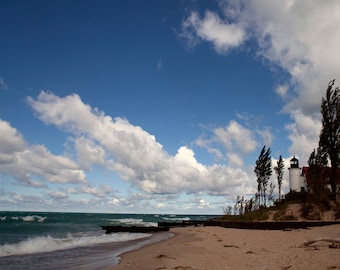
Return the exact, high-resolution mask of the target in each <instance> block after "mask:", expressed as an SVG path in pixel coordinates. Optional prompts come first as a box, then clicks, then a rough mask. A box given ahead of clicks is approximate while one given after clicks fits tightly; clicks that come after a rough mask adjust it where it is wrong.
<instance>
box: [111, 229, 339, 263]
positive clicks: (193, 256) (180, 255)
mask: <svg viewBox="0 0 340 270" xmlns="http://www.w3.org/2000/svg"><path fill="white" fill-rule="evenodd" d="M171 232H173V233H175V236H174V237H172V238H170V239H167V240H164V241H161V242H158V243H154V244H151V245H147V246H144V247H142V248H140V249H138V250H134V251H131V252H127V253H124V254H122V255H121V260H120V263H119V264H118V265H116V266H112V267H110V268H109V269H110V270H121V269H125V270H127V269H131V270H136V269H140V270H143V269H180V270H184V269H209V270H211V269H215V270H219V269H273V270H275V269H279V270H283V269H289V270H295V269H301V270H302V269H304V270H305V269H309V270H314V269H315V270H320V269H327V270H328V269H340V249H332V248H329V244H331V243H329V242H324V241H322V242H316V243H314V244H312V245H310V246H307V247H305V246H302V247H301V245H303V243H304V242H305V241H307V240H310V239H316V238H319V237H331V238H340V225H331V226H324V227H313V228H310V229H300V230H291V231H269V230H241V229H227V228H221V227H186V228H174V229H171Z"/></svg>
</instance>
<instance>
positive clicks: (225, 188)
mask: <svg viewBox="0 0 340 270" xmlns="http://www.w3.org/2000/svg"><path fill="white" fill-rule="evenodd" d="M28 103H29V104H30V105H31V106H32V108H33V109H34V111H35V112H36V114H37V116H38V117H39V118H40V119H41V120H42V121H44V122H45V123H48V124H54V125H56V126H57V127H58V128H60V129H62V130H65V131H67V132H69V133H71V134H72V136H74V138H73V139H72V140H70V142H72V141H73V142H74V143H75V149H77V152H78V154H82V155H83V154H85V155H86V154H88V157H86V158H85V160H82V159H81V158H79V161H80V162H81V163H82V164H85V165H86V166H87V167H90V166H91V164H92V163H97V164H101V165H103V166H106V168H108V169H110V170H114V171H115V172H117V173H118V174H119V175H120V176H121V178H122V179H124V180H125V181H127V182H129V183H131V184H133V185H134V186H136V187H137V188H139V189H140V190H142V191H144V192H147V193H150V194H178V193H181V192H186V193H197V192H202V191H204V192H208V193H210V194H215V195H217V194H229V193H232V189H234V188H235V186H237V185H239V184H240V183H241V182H244V181H246V182H247V181H248V179H249V178H248V176H247V174H246V173H245V172H243V171H242V170H241V169H234V168H231V167H226V166H224V165H218V164H217V165H213V166H205V165H203V164H201V163H200V162H198V161H197V160H196V158H195V153H194V152H193V150H192V149H190V148H188V147H180V148H179V149H178V152H177V154H176V155H175V156H171V155H169V154H168V153H167V152H166V151H164V150H163V147H162V145H161V144H160V143H158V142H157V141H156V139H155V137H154V136H153V135H150V134H149V133H147V132H146V131H144V130H143V129H142V128H141V127H138V126H134V125H132V124H130V123H129V122H128V121H127V120H126V119H122V118H115V119H112V118H111V117H109V116H107V115H105V114H104V112H101V111H99V110H98V109H95V108H91V107H90V106H89V105H86V104H84V103H83V102H82V101H81V99H80V97H79V96H78V95H70V96H66V97H64V98H60V97H57V96H55V95H54V94H52V93H46V92H43V91H42V92H41V93H40V95H39V96H38V98H37V99H33V98H28ZM215 132H216V134H217V135H216V138H218V140H222V141H223V142H224V143H225V144H226V145H227V142H226V141H224V140H225V138H224V137H223V136H227V137H228V138H229V139H231V140H232V141H233V145H236V146H237V148H240V149H241V152H246V153H249V152H250V151H253V150H254V149H255V146H256V143H255V140H254V139H252V138H251V136H252V134H251V133H250V132H249V131H248V130H246V129H245V128H243V127H241V126H240V125H238V124H237V123H236V122H231V123H230V125H229V129H226V130H222V129H221V130H220V131H218V130H216V131H215ZM220 133H223V134H220ZM233 136H241V137H242V139H238V138H237V139H235V138H234V137H233ZM82 145H84V149H82ZM233 145H231V147H232V148H233V149H234V146H233ZM84 191H86V192H87V193H93V194H97V192H95V191H94V192H91V189H89V188H87V189H86V190H84Z"/></svg>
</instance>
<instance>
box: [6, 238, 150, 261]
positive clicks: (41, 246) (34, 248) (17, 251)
mask: <svg viewBox="0 0 340 270" xmlns="http://www.w3.org/2000/svg"><path fill="white" fill-rule="evenodd" d="M148 236H150V235H149V234H141V233H116V234H109V235H107V234H103V235H96V236H93V235H92V236H82V237H76V236H74V235H72V234H69V235H68V236H67V237H65V238H53V237H51V236H40V237H34V238H29V239H27V240H24V241H21V242H19V243H16V244H4V245H2V246H0V257H6V256H12V255H24V254H34V253H41V252H51V251H57V250H64V249H71V248H76V247H82V246H90V245H96V244H105V243H112V242H122V241H129V240H134V239H140V238H145V237H148Z"/></svg>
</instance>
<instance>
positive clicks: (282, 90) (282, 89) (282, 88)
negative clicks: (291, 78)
mask: <svg viewBox="0 0 340 270" xmlns="http://www.w3.org/2000/svg"><path fill="white" fill-rule="evenodd" d="M288 90H289V86H288V85H287V84H283V85H278V86H277V87H276V89H275V93H276V94H278V95H279V96H280V97H282V98H284V97H285V96H286V95H287V92H288Z"/></svg>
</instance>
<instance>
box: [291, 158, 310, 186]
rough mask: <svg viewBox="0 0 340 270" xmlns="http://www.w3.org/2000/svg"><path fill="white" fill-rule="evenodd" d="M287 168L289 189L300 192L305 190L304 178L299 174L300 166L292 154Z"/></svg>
mask: <svg viewBox="0 0 340 270" xmlns="http://www.w3.org/2000/svg"><path fill="white" fill-rule="evenodd" d="M288 170H289V187H290V190H291V191H296V192H301V191H305V190H306V183H305V182H306V180H305V177H304V176H303V175H302V174H301V168H300V167H299V160H298V159H297V158H296V157H295V156H294V157H293V158H292V159H291V160H290V168H288Z"/></svg>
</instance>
